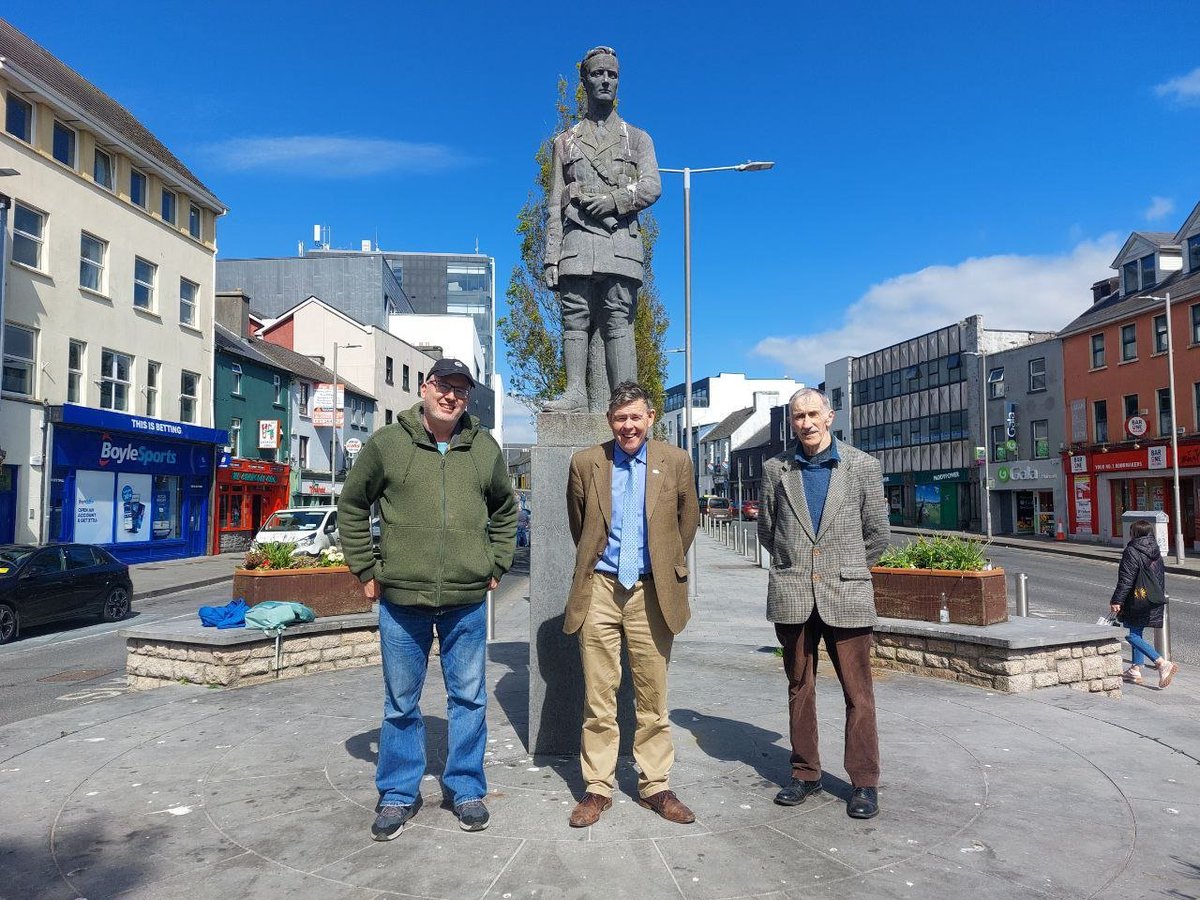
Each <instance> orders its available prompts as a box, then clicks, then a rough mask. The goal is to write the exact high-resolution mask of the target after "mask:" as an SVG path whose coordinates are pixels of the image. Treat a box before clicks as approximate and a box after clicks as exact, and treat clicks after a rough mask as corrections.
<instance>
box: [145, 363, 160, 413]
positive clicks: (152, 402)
mask: <svg viewBox="0 0 1200 900" xmlns="http://www.w3.org/2000/svg"><path fill="white" fill-rule="evenodd" d="M161 372H162V363H156V362H155V361H154V360H149V361H147V363H146V415H148V416H157V415H158V380H159V376H160V374H161Z"/></svg>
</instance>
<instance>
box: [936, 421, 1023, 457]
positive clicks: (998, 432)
mask: <svg viewBox="0 0 1200 900" xmlns="http://www.w3.org/2000/svg"><path fill="white" fill-rule="evenodd" d="M1005 431H1006V427H1005V426H1004V425H993V426H992V447H991V453H992V462H1004V461H1005V460H1006V459H1008V448H1007V447H1005V443H1006V442H1007V441H1008V436H1007V435H1006V434H1005ZM922 443H926V442H924V441H923V442H922Z"/></svg>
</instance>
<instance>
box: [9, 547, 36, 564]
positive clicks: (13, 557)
mask: <svg viewBox="0 0 1200 900" xmlns="http://www.w3.org/2000/svg"><path fill="white" fill-rule="evenodd" d="M35 549H37V548H36V547H2V548H0V566H8V565H12V564H14V563H19V562H20V561H21V560H23V559H24V558H25V557H27V556H28V555H29V554H30V553H32V552H33V551H34V550H35Z"/></svg>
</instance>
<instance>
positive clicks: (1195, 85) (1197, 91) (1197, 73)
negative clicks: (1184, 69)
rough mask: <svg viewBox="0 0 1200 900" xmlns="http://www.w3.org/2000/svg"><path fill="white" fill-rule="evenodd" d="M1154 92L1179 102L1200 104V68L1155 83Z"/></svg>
mask: <svg viewBox="0 0 1200 900" xmlns="http://www.w3.org/2000/svg"><path fill="white" fill-rule="evenodd" d="M1154 93H1156V94H1158V96H1160V97H1166V98H1167V99H1168V100H1174V101H1176V102H1177V103H1185V104H1189V105H1191V104H1200V68H1195V69H1192V71H1190V72H1188V73H1187V74H1186V75H1180V76H1179V77H1178V78H1172V79H1171V80H1170V81H1164V82H1163V83H1162V84H1159V85H1155V87H1154Z"/></svg>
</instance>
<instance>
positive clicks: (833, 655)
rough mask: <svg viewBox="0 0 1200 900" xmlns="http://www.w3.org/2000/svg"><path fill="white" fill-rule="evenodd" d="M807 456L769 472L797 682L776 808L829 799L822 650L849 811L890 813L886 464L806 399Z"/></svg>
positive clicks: (779, 587) (822, 400) (770, 589)
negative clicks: (840, 436) (881, 644)
mask: <svg viewBox="0 0 1200 900" xmlns="http://www.w3.org/2000/svg"><path fill="white" fill-rule="evenodd" d="M788 413H789V419H790V421H791V426H792V431H793V432H794V433H795V435H796V440H797V444H796V445H795V446H792V447H789V448H787V449H786V450H785V451H784V452H783V453H781V454H779V455H778V456H776V457H775V458H773V459H771V460H768V461H767V463H766V464H765V465H764V466H763V480H762V492H761V495H760V498H759V518H758V539H759V542H760V543H761V544H762V546H763V547H764V548H766V550H767V552H768V553H770V554H771V571H770V576H769V578H768V581H767V618H768V619H769V620H770V621H772V622H774V623H775V633H776V635H777V636H778V638H779V643H780V644H781V645H782V647H783V661H784V668H785V670H786V672H787V678H788V713H789V719H790V730H791V741H792V778H791V782H790V783H789V784H788V785H786V786H785V787H784V788H783V789H782V790H780V791H779V793H778V794H777V795H776V796H775V802H776V803H779V804H781V805H783V806H796V805H799V804H800V803H803V802H804V800H805V798H807V797H808V795H809V794H812V793H815V792H816V791H819V790H820V789H821V760H820V753H819V750H818V739H817V705H816V699H817V698H816V675H817V647H818V645H819V644H820V641H821V639H822V638H824V639H825V649H826V651H827V652H828V653H829V658H830V660H831V662H832V663H833V668H834V671H835V672H836V673H837V676H838V679H839V680H840V681H841V684H842V693H843V695H844V696H845V699H846V754H845V766H846V773H847V774H848V775H849V776H850V782H851V785H852V786H853V788H854V791H853V793H852V795H851V797H850V801H849V802H848V803H847V807H846V811H847V813H848V814H849V815H850V816H852V817H853V818H857V819H869V818H872V817H873V816H875V815H876V814H878V812H879V797H878V786H879V735H878V731H877V729H876V725H875V689H874V685H873V684H872V681H871V643H872V630H873V628H874V626H875V622H876V616H875V594H874V592H873V590H872V588H871V568H870V567H871V566H873V565H874V564H875V563H876V562H878V560H879V557H880V556H881V555H882V554H883V551H884V550H885V549H886V548H887V546H888V542H889V540H890V537H891V535H890V532H889V529H888V513H887V504H886V501H885V499H884V495H883V475H882V472H881V470H880V468H879V463H878V462H877V461H876V460H875V459H874V458H873V457H871V456H869V455H867V454H866V453H863V452H862V451H861V450H856V449H855V448H854V447H852V446H850V445H849V444H844V443H842V442H841V441H838V440H835V439H834V437H833V435H831V434H830V432H829V428H830V426H831V425H832V424H833V417H834V413H833V410H832V409H831V408H830V405H829V400H828V398H827V397H826V396H825V395H824V394H823V393H821V392H820V391H818V390H815V389H813V388H801V389H800V390H799V391H797V392H796V393H795V394H793V395H792V398H791V400H790V401H789V403H788Z"/></svg>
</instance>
